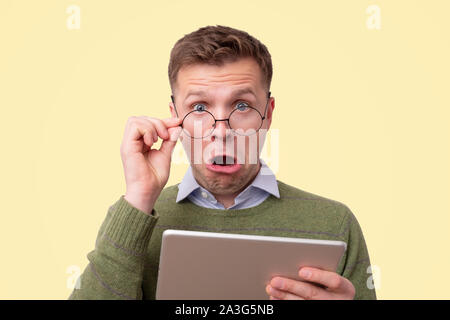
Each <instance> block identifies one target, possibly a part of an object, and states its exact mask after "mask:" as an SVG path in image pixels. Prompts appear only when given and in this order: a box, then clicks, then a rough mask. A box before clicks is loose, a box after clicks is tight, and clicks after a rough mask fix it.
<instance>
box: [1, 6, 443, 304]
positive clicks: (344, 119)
mask: <svg viewBox="0 0 450 320" xmlns="http://www.w3.org/2000/svg"><path fill="white" fill-rule="evenodd" d="M72 4H76V5H78V6H79V7H80V9H81V25H80V29H79V30H69V29H68V28H67V26H66V21H67V19H68V17H69V14H68V13H66V9H67V7H68V6H70V5H72ZM372 4H376V5H378V6H379V7H380V9H381V29H380V30H370V29H368V28H367V26H366V21H367V19H368V17H369V14H367V13H366V9H367V7H368V6H369V5H372ZM449 12H450V2H449V1H446V0H442V1H438V0H433V1H411V0H396V1H387V0H383V1H381V0H371V1H364V0H353V1H350V0H349V1H346V0H341V1H335V0H329V1H281V0H280V1H262V0H258V1H242V0H239V1H234V0H229V1H211V0H208V1H192V0H191V1H180V0H178V1H174V0H170V1H124V0H123V1H106V0H105V1H100V0H96V1H92V0H91V1H87V0H86V1H81V0H71V1H64V0H54V1H48V0H47V1H31V0H30V1H16V0H14V1H6V0H1V2H0V108H1V109H0V110H1V117H0V133H1V134H0V139H1V158H0V159H1V160H0V161H1V166H0V170H1V171H0V177H1V184H0V188H1V189H0V194H1V221H0V246H1V250H0V257H1V258H0V261H1V267H0V270H1V272H0V298H3V299H66V298H67V297H68V296H69V294H70V292H71V291H72V289H69V288H68V287H67V282H68V281H69V279H70V277H71V275H70V273H68V271H67V270H68V268H69V267H70V266H75V268H76V267H79V268H81V271H82V270H84V268H85V266H86V265H87V263H88V260H87V258H86V255H87V253H88V252H89V251H91V250H92V249H93V248H94V242H95V237H96V235H97V231H98V228H99V227H100V224H101V222H102V221H103V219H104V217H105V215H106V211H107V209H108V207H109V206H110V205H111V204H112V203H114V202H115V201H116V200H117V199H118V198H119V197H120V195H122V194H124V192H125V181H124V175H123V169H122V163H121V159H120V153H119V148H120V143H121V141H122V134H123V130H124V128H125V123H126V121H127V119H128V117H130V116H133V115H134V116H140V115H148V116H155V117H168V116H169V115H170V114H169V108H168V103H169V101H170V98H169V97H170V91H169V84H168V77H167V65H168V62H169V53H170V50H171V48H172V46H173V45H174V43H175V42H176V40H178V39H179V38H180V37H182V36H183V35H184V34H187V33H190V32H192V31H194V30H196V29H198V28H199V27H202V26H205V25H215V24H223V25H228V26H231V27H235V28H238V29H243V30H245V31H247V32H249V33H250V34H251V35H253V36H255V37H256V38H258V39H259V40H261V41H262V42H263V43H264V44H266V45H267V47H268V48H269V51H270V52H271V54H272V59H273V65H274V76H273V85H272V88H271V89H272V94H273V96H274V97H275V111H274V120H273V124H272V128H274V129H277V130H279V138H280V143H279V155H278V160H279V170H278V171H277V172H276V174H277V177H278V179H280V180H282V181H284V182H286V183H289V184H291V185H294V186H297V187H299V188H301V189H303V190H306V191H309V192H313V193H316V194H319V195H322V196H325V197H328V198H331V199H334V200H338V201H340V202H343V203H345V204H347V205H348V206H349V208H350V209H351V210H352V211H353V212H354V213H355V215H356V217H357V218H358V221H359V223H360V224H361V227H362V229H363V232H364V235H365V238H366V242H367V245H368V248H369V253H370V257H371V262H372V264H373V265H376V266H378V267H379V269H380V272H381V273H380V275H381V277H380V278H379V280H380V282H381V287H380V288H379V289H378V290H377V294H378V297H379V298H380V299H431V298H437V299H444V298H447V299H448V298H450V294H449V293H448V288H449V287H450V280H449V279H450V277H449V276H448V270H450V257H449V245H450V230H449V226H450V201H449V196H450V192H449V191H450V169H449V163H450V161H449V160H450V144H449V142H450V141H449V140H450V139H449V138H450V134H449V133H450V132H449V131H450V129H449V124H450V111H449V107H450V98H449V89H450V85H449V84H450V81H449V80H450V79H449V74H450V62H449V57H450V37H449V36H450V19H449ZM178 145H180V143H179V144H178ZM185 170H186V165H185V164H183V163H181V164H173V166H172V172H171V176H170V180H169V182H168V185H172V184H174V183H177V182H179V181H180V179H181V178H182V177H183V174H184V172H185ZM368 276H369V275H368Z"/></svg>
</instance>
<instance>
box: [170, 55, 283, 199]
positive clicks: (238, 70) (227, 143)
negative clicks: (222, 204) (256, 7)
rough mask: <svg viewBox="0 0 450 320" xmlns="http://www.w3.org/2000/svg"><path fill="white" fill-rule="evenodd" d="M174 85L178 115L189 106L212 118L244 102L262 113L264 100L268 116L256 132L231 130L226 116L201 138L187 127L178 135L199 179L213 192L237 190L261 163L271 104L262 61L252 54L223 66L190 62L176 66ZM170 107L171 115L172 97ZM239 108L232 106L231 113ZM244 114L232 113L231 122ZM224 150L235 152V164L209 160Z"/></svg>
mask: <svg viewBox="0 0 450 320" xmlns="http://www.w3.org/2000/svg"><path fill="white" fill-rule="evenodd" d="M175 86H176V88H175V90H174V91H175V92H174V98H175V106H176V109H177V112H178V117H180V118H184V116H185V115H186V114H187V113H189V112H190V111H192V110H195V109H196V110H199V109H200V110H207V111H209V112H210V113H212V115H213V116H214V117H215V118H216V119H226V118H228V117H229V115H230V113H231V112H232V111H233V110H235V109H236V108H237V107H238V106H240V108H241V107H242V104H240V103H242V102H244V106H245V105H249V106H251V107H254V108H255V109H257V110H258V111H259V113H260V114H261V115H262V116H264V111H265V109H266V104H267V110H266V114H265V116H266V118H265V120H263V122H262V126H261V129H260V132H259V133H258V132H257V133H255V134H253V135H250V136H246V135H237V134H236V133H233V131H232V130H230V127H229V126H228V123H227V121H217V122H216V126H215V128H214V130H213V131H212V133H211V134H210V135H209V136H208V137H205V138H203V139H197V138H196V139H194V138H193V137H191V136H189V135H188V134H186V132H183V133H182V134H181V135H180V139H181V141H182V144H183V147H184V149H185V151H186V154H187V155H188V158H189V160H190V163H191V166H192V170H193V174H194V177H195V178H196V180H197V181H198V183H199V184H200V185H201V186H203V187H204V188H205V189H207V190H209V191H210V192H212V193H213V194H221V195H230V194H238V193H239V192H240V191H242V190H243V189H244V188H245V187H246V186H247V185H248V184H249V183H250V182H251V180H252V179H253V178H254V177H255V175H256V174H257V172H258V170H259V168H260V162H259V152H260V150H261V149H262V145H263V143H264V133H265V132H266V131H267V129H269V127H270V124H271V121H272V111H273V108H274V106H275V104H274V99H273V98H270V100H269V101H268V99H267V94H268V92H267V89H266V88H265V87H264V85H263V83H262V72H261V70H260V67H259V66H258V64H257V63H256V62H255V60H254V59H251V58H244V59H239V60H237V61H235V62H229V63H226V64H224V65H222V66H214V65H208V64H195V65H190V66H186V67H182V68H181V69H180V71H179V72H178V76H177V83H176V85H175ZM238 91H240V92H238ZM243 91H245V92H243ZM170 109H171V112H172V116H174V117H175V116H176V113H175V110H174V105H173V103H170ZM240 111H241V109H239V110H236V113H235V115H237V112H240ZM242 115H243V116H242V117H235V116H233V117H235V119H237V120H238V121H235V122H233V124H232V126H233V125H236V126H239V123H238V122H239V121H241V120H240V119H245V117H244V115H245V114H244V113H242ZM242 121H243V122H245V121H246V120H242ZM203 129H205V128H203ZM233 129H235V128H233ZM256 129H257V128H256ZM224 155H228V156H231V157H233V158H234V164H231V165H226V166H220V165H214V162H213V161H214V160H216V161H217V160H218V158H222V156H224Z"/></svg>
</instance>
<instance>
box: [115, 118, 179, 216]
mask: <svg viewBox="0 0 450 320" xmlns="http://www.w3.org/2000/svg"><path fill="white" fill-rule="evenodd" d="M181 121H182V120H181V119H179V118H167V119H157V118H152V117H146V116H141V117H130V118H129V119H128V121H127V124H126V128H125V133H124V137H123V141H122V144H121V146H120V154H121V157H122V164H123V168H124V172H125V181H126V187H127V191H126V194H125V200H127V201H128V202H129V203H130V204H131V205H133V206H134V207H135V208H137V209H139V210H141V211H143V212H146V213H148V214H150V213H151V211H152V209H153V205H154V203H155V201H156V199H157V198H158V196H159V194H160V193H161V191H162V189H163V188H164V186H165V185H166V183H167V180H168V179H169V173H170V162H171V159H172V152H173V149H174V147H175V144H176V143H177V140H178V137H179V135H180V133H181V127H180V126H179V125H180V124H181ZM158 137H160V138H161V139H162V140H163V142H162V144H161V147H160V148H159V150H158V149H155V148H153V149H152V145H153V144H154V143H156V142H157V141H158Z"/></svg>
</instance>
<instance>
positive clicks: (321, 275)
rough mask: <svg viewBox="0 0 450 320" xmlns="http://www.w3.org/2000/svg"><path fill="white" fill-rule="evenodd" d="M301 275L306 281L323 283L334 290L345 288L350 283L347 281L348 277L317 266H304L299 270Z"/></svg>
mask: <svg viewBox="0 0 450 320" xmlns="http://www.w3.org/2000/svg"><path fill="white" fill-rule="evenodd" d="M299 276H300V278H302V279H303V280H305V281H309V282H314V283H318V284H321V285H323V286H325V287H327V288H329V289H331V290H333V291H338V290H341V289H345V287H346V286H347V285H348V284H347V283H346V281H345V280H347V279H345V278H343V277H342V276H340V275H339V274H337V273H336V272H331V271H326V270H321V269H317V268H310V267H303V268H301V269H300V271H299ZM347 281H348V280H347Z"/></svg>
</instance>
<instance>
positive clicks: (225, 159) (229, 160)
mask: <svg viewBox="0 0 450 320" xmlns="http://www.w3.org/2000/svg"><path fill="white" fill-rule="evenodd" d="M209 164H213V165H219V166H227V165H234V164H236V158H235V157H232V156H229V155H225V154H223V155H218V156H214V157H212V158H211V159H210V160H209Z"/></svg>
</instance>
